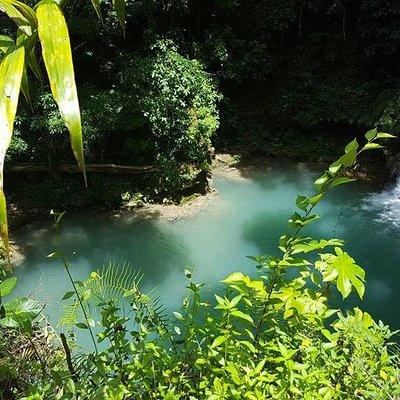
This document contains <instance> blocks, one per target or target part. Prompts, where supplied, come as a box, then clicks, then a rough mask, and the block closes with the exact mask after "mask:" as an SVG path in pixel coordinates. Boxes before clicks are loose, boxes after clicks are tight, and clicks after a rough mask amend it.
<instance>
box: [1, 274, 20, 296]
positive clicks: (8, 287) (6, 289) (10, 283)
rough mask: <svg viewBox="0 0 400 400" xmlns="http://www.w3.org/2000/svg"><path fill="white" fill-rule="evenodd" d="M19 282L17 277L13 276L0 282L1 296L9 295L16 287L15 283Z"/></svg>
mask: <svg viewBox="0 0 400 400" xmlns="http://www.w3.org/2000/svg"><path fill="white" fill-rule="evenodd" d="M16 284H17V277H15V276H12V277H11V278H8V279H6V280H4V281H3V282H0V297H4V296H8V295H9V294H10V293H11V292H12V290H13V289H14V287H15V285H16Z"/></svg>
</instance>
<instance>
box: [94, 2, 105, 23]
mask: <svg viewBox="0 0 400 400" xmlns="http://www.w3.org/2000/svg"><path fill="white" fill-rule="evenodd" d="M92 5H93V8H94V10H95V11H96V14H97V16H98V17H99V19H100V21H103V17H102V15H101V7H100V0H92Z"/></svg>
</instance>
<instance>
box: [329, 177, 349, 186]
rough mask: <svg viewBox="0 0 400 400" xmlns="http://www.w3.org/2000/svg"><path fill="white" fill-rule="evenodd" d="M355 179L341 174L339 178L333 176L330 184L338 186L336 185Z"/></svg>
mask: <svg viewBox="0 0 400 400" xmlns="http://www.w3.org/2000/svg"><path fill="white" fill-rule="evenodd" d="M354 181H355V179H354V178H348V177H347V176H342V177H340V178H335V179H334V180H333V181H332V183H331V185H332V186H338V185H343V184H345V183H349V182H354Z"/></svg>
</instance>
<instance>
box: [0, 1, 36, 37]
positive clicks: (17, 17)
mask: <svg viewBox="0 0 400 400" xmlns="http://www.w3.org/2000/svg"><path fill="white" fill-rule="evenodd" d="M0 11H3V12H5V13H6V14H7V15H8V17H9V18H11V19H12V20H13V21H14V22H15V23H16V24H17V25H18V27H19V28H20V29H21V30H22V31H23V32H24V33H25V34H27V35H28V36H30V35H32V27H31V24H30V23H29V20H28V18H26V16H25V15H24V14H23V13H21V11H20V10H19V9H18V8H16V7H15V6H14V5H13V2H12V1H10V0H0Z"/></svg>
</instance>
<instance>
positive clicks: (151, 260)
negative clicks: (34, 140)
mask: <svg viewBox="0 0 400 400" xmlns="http://www.w3.org/2000/svg"><path fill="white" fill-rule="evenodd" d="M320 171H321V170H320V168H319V169H318V168H315V167H311V166H307V165H304V164H290V165H287V164H279V163H271V164H269V165H268V164H267V165H264V166H263V167H257V168H253V169H250V170H245V171H242V172H241V173H240V172H238V171H236V174H233V176H231V175H230V174H226V173H217V174H216V176H215V177H214V182H213V186H214V187H215V188H216V189H217V190H218V193H219V194H218V196H213V197H212V198H211V199H210V200H209V201H208V202H207V204H206V205H204V206H203V207H202V208H201V209H199V210H198V212H196V213H193V215H190V216H188V217H186V218H178V219H176V220H173V221H171V220H168V219H164V218H147V219H141V218H136V217H130V216H126V215H125V216H124V217H122V218H121V217H116V216H113V215H111V214H103V213H97V214H93V213H90V214H88V215H86V216H82V215H79V216H78V215H71V216H68V215H67V216H66V217H65V219H64V224H63V242H64V246H65V249H66V254H67V255H68V257H69V259H70V261H71V265H72V268H71V272H72V274H73V275H74V277H75V278H76V279H84V278H85V277H86V276H87V275H88V274H89V272H90V271H92V270H96V269H98V268H100V267H101V266H102V265H104V264H107V263H109V262H110V261H112V262H116V263H124V262H128V263H129V264H130V266H131V268H134V269H139V268H140V269H141V271H142V272H143V274H144V278H143V284H142V289H143V290H144V291H148V290H151V289H153V288H156V293H157V295H158V296H160V297H161V298H162V301H163V302H164V304H165V306H166V309H167V310H172V309H176V308H179V307H180V304H181V300H182V297H183V295H184V293H185V291H186V289H185V283H186V278H185V276H184V272H183V271H184V268H190V269H192V270H193V271H194V278H195V280H197V281H199V282H204V283H205V284H206V285H205V287H206V291H208V292H210V291H212V290H218V289H217V288H216V286H217V285H218V282H219V281H220V280H221V279H223V278H224V277H225V276H226V275H227V274H229V273H230V272H233V271H239V270H240V271H245V272H248V273H253V272H254V271H255V266H254V264H253V262H252V261H250V260H249V259H248V258H247V257H246V256H249V255H260V254H273V253H277V250H276V245H277V240H278V238H279V236H280V235H281V234H282V233H285V232H286V231H287V225H286V221H287V219H288V217H290V215H291V213H292V212H293V210H294V209H295V207H294V201H295V199H296V196H297V194H299V193H300V194H308V193H311V192H310V191H311V190H312V182H313V180H314V179H315V177H316V176H318V174H319V173H320ZM399 196H400V185H399V186H398V187H395V188H392V189H390V190H386V191H383V192H379V191H375V190H374V188H372V187H370V186H368V185H365V184H361V183H352V184H350V185H346V186H344V187H337V188H336V189H334V190H333V191H332V193H330V195H329V196H328V197H327V199H326V200H325V202H324V203H323V204H321V206H319V207H318V214H319V215H320V216H321V217H322V219H321V220H319V221H317V222H316V223H314V224H313V226H312V228H310V229H309V230H308V232H307V233H308V234H312V235H315V236H317V237H323V238H329V237H337V238H341V239H344V240H345V241H346V249H347V251H348V252H349V253H350V254H351V255H352V256H353V257H354V258H355V259H356V260H357V262H358V263H359V265H361V266H362V267H364V268H365V269H366V273H367V274H366V280H367V284H366V295H365V300H364V302H363V304H362V307H363V308H364V309H366V310H368V311H369V312H371V313H372V315H373V316H374V317H375V318H377V319H382V320H383V321H384V322H385V323H389V324H390V325H391V327H392V328H393V329H398V328H400V290H398V288H397V284H398V282H399V281H400V262H399V261H400V246H399V244H400V200H399ZM14 240H15V241H16V242H17V243H20V244H21V245H22V247H23V249H24V253H25V261H24V262H23V264H22V265H21V266H19V267H18V268H17V269H16V274H17V276H18V278H19V284H18V286H17V294H21V295H22V294H23V295H26V294H28V293H29V294H30V293H33V294H32V295H33V296H34V297H35V298H39V299H40V300H41V301H44V302H45V303H46V304H47V307H46V312H47V314H48V315H50V317H51V320H52V321H55V320H56V319H57V317H58V316H59V313H60V303H61V301H60V300H61V297H62V295H63V293H64V292H65V291H67V290H70V289H69V285H68V281H67V279H66V276H65V272H64V270H63V269H62V267H61V266H60V265H59V264H58V263H57V262H55V261H51V260H49V259H47V258H46V256H47V254H48V253H50V252H52V251H54V250H55V247H56V246H55V238H54V231H53V229H52V227H51V223H50V222H48V223H45V222H40V223H38V224H33V225H32V226H28V227H25V228H24V229H23V230H20V231H18V232H16V233H15V234H14ZM347 303H348V304H347V305H359V304H360V302H359V301H358V300H357V299H355V297H354V296H353V297H352V299H350V300H349V301H348V302H347Z"/></svg>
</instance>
